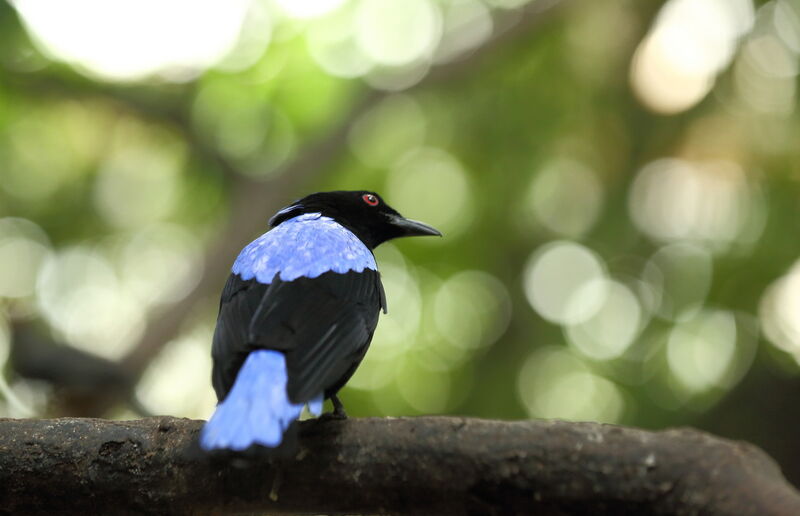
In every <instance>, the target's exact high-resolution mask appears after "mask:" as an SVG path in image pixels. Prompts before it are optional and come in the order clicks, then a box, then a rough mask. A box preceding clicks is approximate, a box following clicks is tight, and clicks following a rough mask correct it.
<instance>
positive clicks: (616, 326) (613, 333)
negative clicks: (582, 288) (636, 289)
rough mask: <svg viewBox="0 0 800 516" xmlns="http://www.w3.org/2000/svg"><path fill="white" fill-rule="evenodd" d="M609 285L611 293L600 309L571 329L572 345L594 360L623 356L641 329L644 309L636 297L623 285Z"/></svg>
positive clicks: (569, 337)
mask: <svg viewBox="0 0 800 516" xmlns="http://www.w3.org/2000/svg"><path fill="white" fill-rule="evenodd" d="M597 281H605V282H607V283H608V285H607V287H606V291H607V292H608V294H607V295H606V297H605V300H604V302H603V304H602V306H601V307H600V309H599V310H598V311H597V312H596V313H595V314H594V315H593V316H592V317H590V318H589V319H587V320H585V321H583V322H581V323H578V324H575V325H571V326H568V327H567V328H566V335H567V337H568V339H569V342H570V344H572V345H573V346H575V348H576V349H577V350H578V351H580V352H581V353H582V354H584V355H585V356H587V357H589V358H593V359H595V360H610V359H613V358H617V357H619V356H621V355H622V354H623V353H624V352H625V351H626V350H627V349H628V347H629V346H630V345H631V344H633V341H634V339H635V338H636V336H637V335H638V334H639V329H640V328H641V326H642V308H641V305H640V304H639V301H638V299H637V298H636V295H635V294H634V293H633V292H632V291H631V289H630V288H628V287H627V286H626V285H625V284H624V283H620V282H618V281H613V280H605V279H601V280H597Z"/></svg>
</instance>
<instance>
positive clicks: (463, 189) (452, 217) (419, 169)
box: [387, 147, 474, 237]
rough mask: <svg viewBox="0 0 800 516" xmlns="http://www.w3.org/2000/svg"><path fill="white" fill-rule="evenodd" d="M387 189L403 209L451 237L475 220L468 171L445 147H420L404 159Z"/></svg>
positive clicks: (390, 196)
mask: <svg viewBox="0 0 800 516" xmlns="http://www.w3.org/2000/svg"><path fill="white" fill-rule="evenodd" d="M387 190H388V194H387V197H388V198H391V199H392V204H393V205H394V206H396V207H398V209H400V210H401V212H403V213H406V214H407V215H408V216H409V217H411V218H413V219H419V220H424V221H425V222H427V223H428V224H431V225H432V226H434V227H435V228H436V229H438V230H439V231H441V232H442V233H443V234H445V235H447V236H448V237H453V236H455V235H457V234H458V233H460V232H462V231H464V230H466V229H467V228H468V227H469V225H470V223H471V222H472V218H473V210H474V205H473V203H474V201H473V199H472V190H471V188H470V184H469V182H468V179H467V173H466V171H465V170H464V168H463V167H462V166H461V163H459V162H458V161H457V160H456V159H455V158H454V157H453V156H452V155H451V154H449V153H447V152H445V151H443V150H441V149H435V148H431V147H425V148H420V149H417V150H414V151H411V152H410V153H409V154H407V155H406V156H404V157H403V158H401V159H400V161H399V162H398V163H397V165H396V166H395V167H394V168H393V169H392V171H391V173H390V176H389V181H388V184H387ZM404 206H407V207H408V208H405V209H403V208H402V207H404Z"/></svg>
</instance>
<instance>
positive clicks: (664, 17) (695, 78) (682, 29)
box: [631, 0, 754, 113]
mask: <svg viewBox="0 0 800 516" xmlns="http://www.w3.org/2000/svg"><path fill="white" fill-rule="evenodd" d="M753 18H754V13H753V6H752V3H751V1H750V0H670V1H669V2H667V3H666V4H664V6H663V7H662V9H661V11H660V12H659V15H658V18H657V19H656V22H655V24H654V26H653V27H652V28H651V30H650V32H649V33H648V34H647V35H646V36H645V38H644V39H643V40H642V42H641V43H640V44H639V47H638V48H637V49H636V53H635V54H634V57H633V62H632V64H631V82H632V84H633V89H634V92H635V93H636V95H637V96H638V97H639V98H640V100H642V102H643V103H644V104H645V105H646V106H647V107H649V108H650V109H652V110H654V111H658V112H661V113H678V112H680V111H684V110H686V109H689V108H690V107H692V106H694V105H695V104H697V103H698V102H699V101H700V100H702V99H703V98H704V97H705V96H706V94H707V93H708V92H709V91H710V90H711V87H712V86H713V85H714V81H715V78H716V75H717V73H719V72H720V71H721V70H722V69H724V68H725V67H726V66H727V65H728V63H730V61H731V58H732V57H733V52H734V49H735V45H736V43H737V40H738V38H739V36H741V35H742V34H744V33H745V32H746V31H747V30H749V28H750V27H751V26H752V24H753Z"/></svg>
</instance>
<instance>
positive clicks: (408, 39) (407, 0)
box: [355, 0, 442, 66]
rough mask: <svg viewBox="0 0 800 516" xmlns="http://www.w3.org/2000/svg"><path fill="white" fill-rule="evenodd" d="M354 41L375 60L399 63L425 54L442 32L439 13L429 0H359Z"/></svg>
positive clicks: (430, 49) (411, 60)
mask: <svg viewBox="0 0 800 516" xmlns="http://www.w3.org/2000/svg"><path fill="white" fill-rule="evenodd" d="M357 9H358V10H357V12H356V19H355V25H356V29H355V30H356V41H357V42H358V44H359V46H360V47H361V50H362V51H363V52H364V54H365V55H367V56H369V57H370V58H371V59H372V60H374V61H375V62H376V63H378V64H381V65H387V66H402V65H407V64H409V63H411V62H413V61H416V60H419V59H423V58H426V57H428V56H430V54H431V53H432V52H433V49H434V47H435V46H436V44H437V43H438V42H439V37H440V36H441V30H442V27H441V15H440V13H439V10H438V8H437V6H436V5H434V4H433V3H432V2H430V0H382V1H380V2H374V1H370V0H361V2H360V3H359V4H358V8H357Z"/></svg>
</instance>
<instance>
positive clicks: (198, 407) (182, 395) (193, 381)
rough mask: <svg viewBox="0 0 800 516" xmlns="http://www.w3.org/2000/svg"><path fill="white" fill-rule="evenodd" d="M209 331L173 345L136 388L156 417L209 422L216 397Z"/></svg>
mask: <svg viewBox="0 0 800 516" xmlns="http://www.w3.org/2000/svg"><path fill="white" fill-rule="evenodd" d="M211 338H212V331H211V329H210V328H206V327H198V328H195V329H194V330H192V331H191V332H189V333H188V334H186V335H182V336H181V337H179V338H178V339H176V340H174V341H173V342H170V343H169V344H168V345H167V346H165V347H164V350H163V351H162V352H161V353H160V354H159V355H158V356H157V357H156V359H155V360H154V361H153V362H152V363H151V364H150V366H149V367H148V368H147V370H146V371H145V373H144V375H143V376H142V379H141V380H140V381H139V383H138V384H137V385H136V395H137V396H138V398H139V399H140V400H141V401H142V403H143V404H144V405H145V407H147V408H148V409H149V410H152V411H153V412H155V413H156V414H170V415H173V416H178V417H191V418H198V419H206V418H208V417H209V415H210V414H211V413H212V412H213V410H214V406H215V405H216V400H217V399H216V396H215V395H214V390H213V389H212V388H211V384H210V383H209V381H208V379H209V378H210V377H211V354H210V353H209V343H210V342H211Z"/></svg>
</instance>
